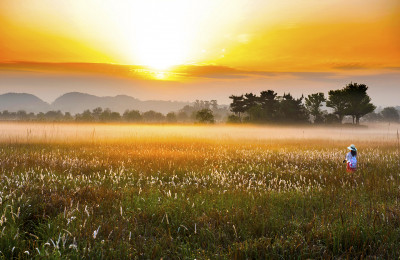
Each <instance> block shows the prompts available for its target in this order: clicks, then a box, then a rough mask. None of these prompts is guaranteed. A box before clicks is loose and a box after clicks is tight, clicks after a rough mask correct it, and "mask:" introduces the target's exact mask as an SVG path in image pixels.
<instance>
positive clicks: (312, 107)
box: [305, 92, 326, 123]
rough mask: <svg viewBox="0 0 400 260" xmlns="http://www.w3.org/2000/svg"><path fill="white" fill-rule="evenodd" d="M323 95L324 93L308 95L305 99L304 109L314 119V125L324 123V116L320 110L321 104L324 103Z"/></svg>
mask: <svg viewBox="0 0 400 260" xmlns="http://www.w3.org/2000/svg"><path fill="white" fill-rule="evenodd" d="M325 101H326V99H325V95H324V93H321V92H319V93H315V94H311V95H308V96H307V97H306V98H305V107H306V109H307V110H308V112H309V113H310V115H312V116H313V117H314V123H323V122H324V114H323V112H322V110H321V107H322V103H323V102H325Z"/></svg>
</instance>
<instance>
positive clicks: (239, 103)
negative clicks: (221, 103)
mask: <svg viewBox="0 0 400 260" xmlns="http://www.w3.org/2000/svg"><path fill="white" fill-rule="evenodd" d="M229 98H230V99H232V103H231V104H230V105H229V107H230V109H231V111H232V112H233V113H235V114H237V115H238V116H239V121H242V117H241V114H242V113H244V112H245V111H246V106H245V101H244V99H243V95H241V96H234V95H232V96H230V97H229Z"/></svg>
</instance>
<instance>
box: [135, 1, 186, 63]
mask: <svg viewBox="0 0 400 260" xmlns="http://www.w3.org/2000/svg"><path fill="white" fill-rule="evenodd" d="M138 5H140V6H138ZM135 7H136V8H132V9H131V10H135V9H136V10H140V12H138V11H136V12H133V14H132V16H131V17H132V21H131V22H130V26H131V28H130V30H129V31H130V32H132V33H131V34H130V35H129V36H128V37H129V38H128V40H129V42H130V44H131V46H130V47H131V51H130V55H131V56H132V57H131V59H132V60H133V61H134V62H135V63H136V64H141V65H144V66H147V67H149V68H152V69H156V70H168V69H169V68H170V67H171V66H173V65H178V64H182V63H184V62H185V61H186V60H185V59H187V52H188V49H187V46H188V45H189V43H188V41H189V38H190V32H189V31H188V27H187V25H186V24H185V20H186V18H187V17H186V15H187V13H186V12H184V11H183V10H184V7H185V1H181V0H175V1H174V0H172V1H151V0H149V1H141V2H139V4H138V3H136V5H135Z"/></svg>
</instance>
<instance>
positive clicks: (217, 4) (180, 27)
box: [0, 0, 400, 95]
mask: <svg viewBox="0 0 400 260" xmlns="http://www.w3.org/2000/svg"><path fill="white" fill-rule="evenodd" d="M399 32H400V1H398V0H352V1H348V0H324V1H321V0H292V1H280V0H252V1H250V0H248V1H246V0H229V1H223V0H203V1H195V0H193V1H191V0H146V1H134V0H126V1H123V0H104V1H97V0H85V1H81V0H69V1H66V0H1V1H0V64H2V65H1V66H0V70H1V71H0V73H1V75H3V77H4V76H7V77H8V78H10V77H12V78H13V79H16V78H18V77H19V76H20V77H21V78H26V77H27V75H26V74H24V73H26V72H27V71H29V72H30V73H32V71H36V72H37V73H41V76H43V74H48V75H50V74H52V75H56V73H59V72H60V71H62V72H63V73H73V74H76V73H80V74H92V73H97V74H98V75H103V76H104V75H106V76H110V77H113V76H114V77H116V78H123V79H124V80H125V79H129V78H131V79H132V80H133V79H134V80H138V78H139V80H141V81H142V83H143V81H146V80H163V81H165V80H169V81H171V82H180V83H182V82H183V83H185V84H186V83H187V82H189V83H191V84H192V83H193V84H200V83H207V84H208V82H209V81H210V80H209V79H211V78H212V79H218V80H219V81H218V82H217V83H215V82H213V85H212V86H213V88H215V87H218V86H220V87H224V86H225V85H227V84H230V83H229V82H230V81H233V80H235V81H238V80H239V79H241V80H243V79H244V78H246V79H251V80H253V81H254V80H256V81H257V80H262V79H263V78H264V79H265V77H268V75H269V76H270V74H268V73H282V74H279V76H277V77H278V78H279V77H283V78H293V76H288V75H298V74H293V73H336V75H337V77H341V78H346V79H347V78H349V79H351V77H352V76H354V77H355V76H357V77H359V76H373V75H378V74H379V77H381V78H384V77H383V76H382V75H384V74H385V73H386V74H387V73H389V74H395V75H397V74H398V71H399V70H398V68H400V33H399ZM15 62H17V63H15ZM32 62H33V63H32ZM66 62H68V63H73V64H69V65H67V66H65V63H66ZM54 63H56V64H58V65H55V64H54ZM78 63H112V64H121V65H122V64H124V65H126V64H129V65H135V66H138V67H129V68H128V67H118V66H114V67H113V69H108V68H109V67H102V66H92V65H90V64H83V65H82V64H78ZM32 64H36V65H32ZM38 64H40V66H39V67H38ZM60 64H61V65H60ZM63 64H64V65H63ZM105 68H107V69H105ZM146 68H148V69H149V70H146ZM142 69H144V70H142ZM18 71H19V72H18ZM132 71H133V72H132ZM165 71H167V72H165ZM142 72H143V73H142ZM141 73H142V75H140V74H141ZM290 73H292V74H290ZM1 75H0V76H1ZM313 75H314V74H313ZM321 75H323V74H321ZM275 76H276V75H275ZM3 79H4V78H3ZM205 79H207V81H206V82H205V81H204V80H205ZM310 80H312V79H311V78H310ZM214 81H215V80H214ZM253 81H252V82H250V81H249V82H245V81H242V83H243V85H246V84H247V86H256V85H254V82H253ZM3 82H5V81H4V80H3ZM7 82H8V81H7ZM189 83H187V84H189ZM366 83H368V82H366ZM397 83H398V82H397V79H396V80H394V81H393V82H391V83H390V84H392V85H393V84H397ZM151 84H153V83H151ZM151 84H150V83H149V85H151ZM158 84H164V85H165V84H167V83H166V82H164V83H158ZM176 84H178V83H176ZM235 84H239V83H237V82H235ZM259 84H261V83H259ZM390 84H389V85H390ZM145 85H146V84H144V83H143V86H145ZM167 85H168V84H167ZM278 85H279V84H278ZM4 86H5V85H1V82H0V88H3V89H4V91H6V88H5V87H4ZM301 86H303V85H301ZM339 87H341V86H338V88H339ZM238 88H239V87H238ZM0 90H1V89H0ZM89 90H94V89H89ZM250 90H251V88H250ZM250 90H249V91H250ZM62 91H64V90H62ZM62 91H61V90H60V92H62ZM236 91H239V90H238V89H236ZM246 91H247V89H243V92H246ZM0 92H3V91H0ZM228 94H230V93H227V95H228Z"/></svg>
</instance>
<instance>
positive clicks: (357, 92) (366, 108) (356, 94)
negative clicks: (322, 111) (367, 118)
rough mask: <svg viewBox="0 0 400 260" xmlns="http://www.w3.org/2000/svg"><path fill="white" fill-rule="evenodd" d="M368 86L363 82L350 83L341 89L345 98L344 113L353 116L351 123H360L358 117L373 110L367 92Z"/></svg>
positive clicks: (373, 107)
mask: <svg viewBox="0 0 400 260" xmlns="http://www.w3.org/2000/svg"><path fill="white" fill-rule="evenodd" d="M367 90H368V87H367V86H366V85H365V84H358V83H352V82H351V83H350V84H347V85H346V87H345V88H344V89H343V92H344V94H345V100H346V109H345V114H346V115H350V116H352V117H353V123H354V120H355V123H356V124H357V125H358V124H360V118H361V117H363V116H364V115H366V114H368V113H371V112H373V111H374V110H375V108H376V106H374V105H373V104H372V103H371V98H370V97H369V96H368V94H367Z"/></svg>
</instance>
